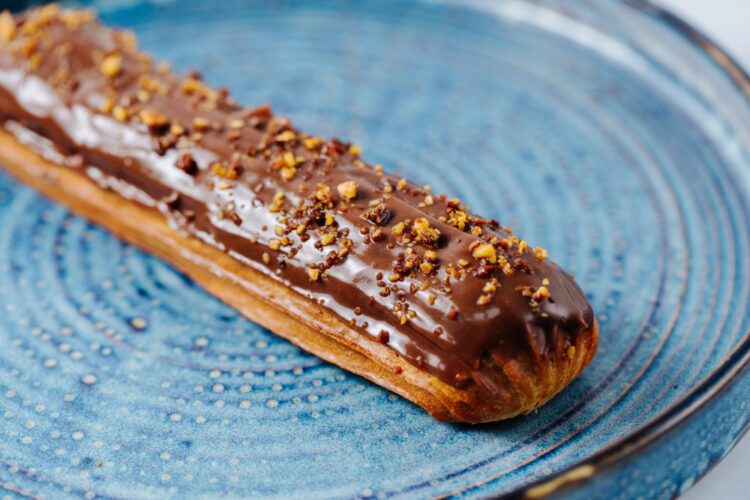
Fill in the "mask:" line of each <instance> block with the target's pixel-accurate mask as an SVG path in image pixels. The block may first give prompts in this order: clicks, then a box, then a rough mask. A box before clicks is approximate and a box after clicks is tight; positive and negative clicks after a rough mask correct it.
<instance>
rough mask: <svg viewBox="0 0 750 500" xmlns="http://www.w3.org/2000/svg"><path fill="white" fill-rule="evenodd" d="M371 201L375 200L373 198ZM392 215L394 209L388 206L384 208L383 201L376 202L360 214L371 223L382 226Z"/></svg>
mask: <svg viewBox="0 0 750 500" xmlns="http://www.w3.org/2000/svg"><path fill="white" fill-rule="evenodd" d="M373 201H376V200H373ZM393 215H394V211H393V210H391V209H389V208H386V206H385V203H382V202H377V203H376V204H375V206H373V207H372V208H370V209H368V210H366V211H365V212H364V213H363V214H362V217H363V218H365V219H366V220H368V221H370V222H372V223H373V224H377V225H379V226H382V225H383V224H387V223H388V221H389V220H391V218H392V217H393Z"/></svg>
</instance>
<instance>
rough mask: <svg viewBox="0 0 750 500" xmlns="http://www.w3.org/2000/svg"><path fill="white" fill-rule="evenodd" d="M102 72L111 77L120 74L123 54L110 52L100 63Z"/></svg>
mask: <svg viewBox="0 0 750 500" xmlns="http://www.w3.org/2000/svg"><path fill="white" fill-rule="evenodd" d="M100 69H101V71H102V73H104V74H105V75H107V76H108V77H110V78H113V77H115V76H117V75H118V74H120V70H121V69H122V56H121V55H120V54H110V55H108V56H107V57H105V58H104V60H102V63H101V65H100Z"/></svg>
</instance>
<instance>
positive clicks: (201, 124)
mask: <svg viewBox="0 0 750 500" xmlns="http://www.w3.org/2000/svg"><path fill="white" fill-rule="evenodd" d="M210 127H211V123H210V122H209V121H208V120H206V119H205V118H202V117H200V116H196V117H195V118H194V119H193V128H194V129H195V130H198V131H204V130H208V129H209V128H210Z"/></svg>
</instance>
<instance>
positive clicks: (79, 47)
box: [0, 4, 598, 423]
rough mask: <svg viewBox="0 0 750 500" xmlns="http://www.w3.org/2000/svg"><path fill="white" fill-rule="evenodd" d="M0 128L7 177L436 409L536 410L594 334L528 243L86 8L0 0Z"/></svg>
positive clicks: (320, 351)
mask: <svg viewBox="0 0 750 500" xmlns="http://www.w3.org/2000/svg"><path fill="white" fill-rule="evenodd" d="M0 127H1V129H0V164H2V166H3V167H4V168H5V169H6V170H7V171H9V172H10V173H11V174H12V175H14V176H15V177H17V178H18V179H20V180H21V181H23V182H25V183H27V184H29V185H31V186H33V187H34V188H36V189H37V190H38V191H40V192H41V193H42V194H44V195H45V196H47V197H49V198H51V199H53V200H56V201H58V202H60V203H63V204H65V205H66V206H68V207H69V208H70V209H71V210H73V211H74V212H76V213H78V214H80V215H82V216H84V217H87V218H88V219H90V220H92V221H93V222H95V223H97V224H99V225H101V226H102V227H104V228H107V229H108V230H110V231H112V232H113V233H114V234H116V235H117V236H119V237H121V238H123V239H124V240H127V241H129V242H132V243H134V244H136V245H138V246H139V247H141V248H143V249H145V250H146V251H148V252H150V253H152V254H155V255H157V256H159V257H161V258H163V259H165V260H166V261H168V262H170V263H171V264H172V265H174V266H175V267H176V268H177V269H179V270H181V271H183V272H185V273H186V274H188V275H189V276H191V277H192V278H193V279H194V280H195V281H197V282H198V283H200V284H201V285H202V286H203V287H205V289H206V290H208V291H209V292H210V293H212V294H214V295H215V296H217V297H219V298H220V299H222V300H223V301H225V302H226V303H228V304H230V305H232V306H233V307H235V308H236V309H237V310H239V311H240V312H241V313H243V314H244V315H246V316H247V317H249V318H250V319H252V320H254V321H256V322H257V323H259V324H261V325H263V326H265V327H266V328H269V329H270V330H272V331H273V332H275V333H277V334H278V335H280V336H282V337H284V338H287V339H289V340H290V341H292V342H294V343H295V344H297V345H299V346H300V347H302V348H303V349H306V350H307V351H309V352H312V353H314V354H316V355H318V356H320V357H321V358H323V359H326V360H328V361H330V362H332V363H335V364H337V365H339V366H341V367H343V368H345V369H347V370H350V371H352V372H354V373H357V374H360V375H362V376H364V377H366V378H368V379H370V380H372V381H374V382H375V383H377V384H380V385H381V386H383V387H386V388H388V389H390V390H392V391H394V392H396V393H398V394H401V395H402V396H404V397H406V398H408V399H410V400H411V401H413V402H415V403H417V404H418V405H420V406H422V407H424V408H425V409H426V410H427V411H428V412H429V413H430V414H431V415H433V416H434V417H435V418H436V419H438V420H441V421H448V422H459V421H460V422H472V423H478V422H486V421H494V420H499V419H504V418H509V417H513V416H515V415H519V414H522V413H527V412H529V411H532V410H533V409H535V408H537V407H538V406H540V405H541V404H543V403H544V402H545V401H547V400H548V399H550V398H551V397H552V396H554V395H555V394H556V393H558V392H559V391H560V390H562V389H563V388H564V387H565V386H567V385H568V384H569V383H570V382H571V381H572V380H573V379H574V378H575V377H577V376H578V375H579V374H580V373H581V371H582V370H583V368H584V367H585V366H586V365H587V364H588V363H589V362H590V360H591V358H592V357H593V355H594V353H595V351H596V346H597V341H598V327H597V324H596V320H595V318H594V314H593V312H592V310H591V307H590V305H589V304H588V302H587V300H586V298H585V296H584V295H583V293H582V292H581V290H580V288H579V287H578V286H577V285H576V283H575V282H574V280H573V278H572V277H571V276H570V275H568V274H567V273H566V272H565V271H563V270H562V269H561V268H560V267H558V266H557V265H556V264H555V263H554V262H552V261H551V260H550V259H549V258H548V257H547V252H546V251H545V250H544V249H541V248H535V247H532V246H530V245H529V244H527V243H526V242H525V241H524V240H522V239H520V238H519V237H517V236H516V235H514V234H513V233H512V231H511V230H510V228H507V227H504V226H501V225H500V224H499V223H498V222H497V221H495V220H492V219H487V218H484V217H481V216H479V215H476V214H474V213H471V212H470V211H469V210H468V208H467V207H466V206H464V204H463V203H462V202H461V201H460V200H459V199H457V198H452V197H448V196H445V195H440V194H436V193H433V192H431V190H430V189H429V187H428V186H418V185H416V184H414V183H412V182H409V181H407V180H406V179H403V178H400V177H398V176H395V175H390V174H388V173H386V172H385V171H384V170H383V168H382V167H381V166H379V165H375V166H373V165H370V164H368V163H366V162H365V161H363V160H362V159H361V157H360V156H361V151H360V149H359V147H357V146H356V145H354V144H351V143H346V142H342V141H339V140H336V139H330V140H326V139H322V138H320V137H316V136H314V135H309V134H306V133H304V132H301V131H299V130H297V129H296V128H294V127H293V126H292V124H291V122H290V121H289V120H288V119H286V118H283V117H279V116H276V115H274V114H273V113H272V112H271V110H270V108H269V107H268V106H260V107H257V108H246V107H243V106H240V105H239V104H238V103H237V102H235V100H234V99H233V98H232V97H231V96H230V95H229V93H228V91H226V90H225V89H214V88H211V87H210V86H208V85H207V84H205V83H204V82H203V81H202V80H201V78H200V75H199V74H197V73H192V74H189V75H187V76H180V75H177V74H175V73H173V72H172V71H171V70H170V68H169V66H168V65H166V64H157V63H155V62H154V61H153V59H152V58H151V56H149V55H147V54H145V53H143V52H141V51H140V50H139V49H138V46H137V43H136V40H135V37H134V36H133V34H131V33H130V32H127V31H123V30H116V29H111V28H108V27H105V26H103V25H101V24H100V23H99V22H98V21H97V19H96V16H95V14H94V13H93V12H92V11H89V10H73V9H70V10H64V9H61V8H59V7H58V6H57V5H55V4H52V5H48V6H45V7H41V8H36V9H32V10H29V11H27V12H24V13H21V14H18V15H11V14H10V13H8V12H3V13H2V14H0Z"/></svg>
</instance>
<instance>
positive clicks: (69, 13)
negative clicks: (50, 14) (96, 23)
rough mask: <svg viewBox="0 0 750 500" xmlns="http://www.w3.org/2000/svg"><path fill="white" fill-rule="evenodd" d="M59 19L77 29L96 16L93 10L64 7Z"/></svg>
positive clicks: (69, 26)
mask: <svg viewBox="0 0 750 500" xmlns="http://www.w3.org/2000/svg"><path fill="white" fill-rule="evenodd" d="M59 17H60V20H61V21H62V22H63V23H65V25H66V26H67V27H68V28H70V29H72V30H75V29H78V28H80V27H81V26H83V25H84V24H88V23H90V22H92V21H93V20H94V19H95V18H96V14H95V13H94V11H92V10H89V9H65V10H63V11H61V12H60V14H59Z"/></svg>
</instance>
